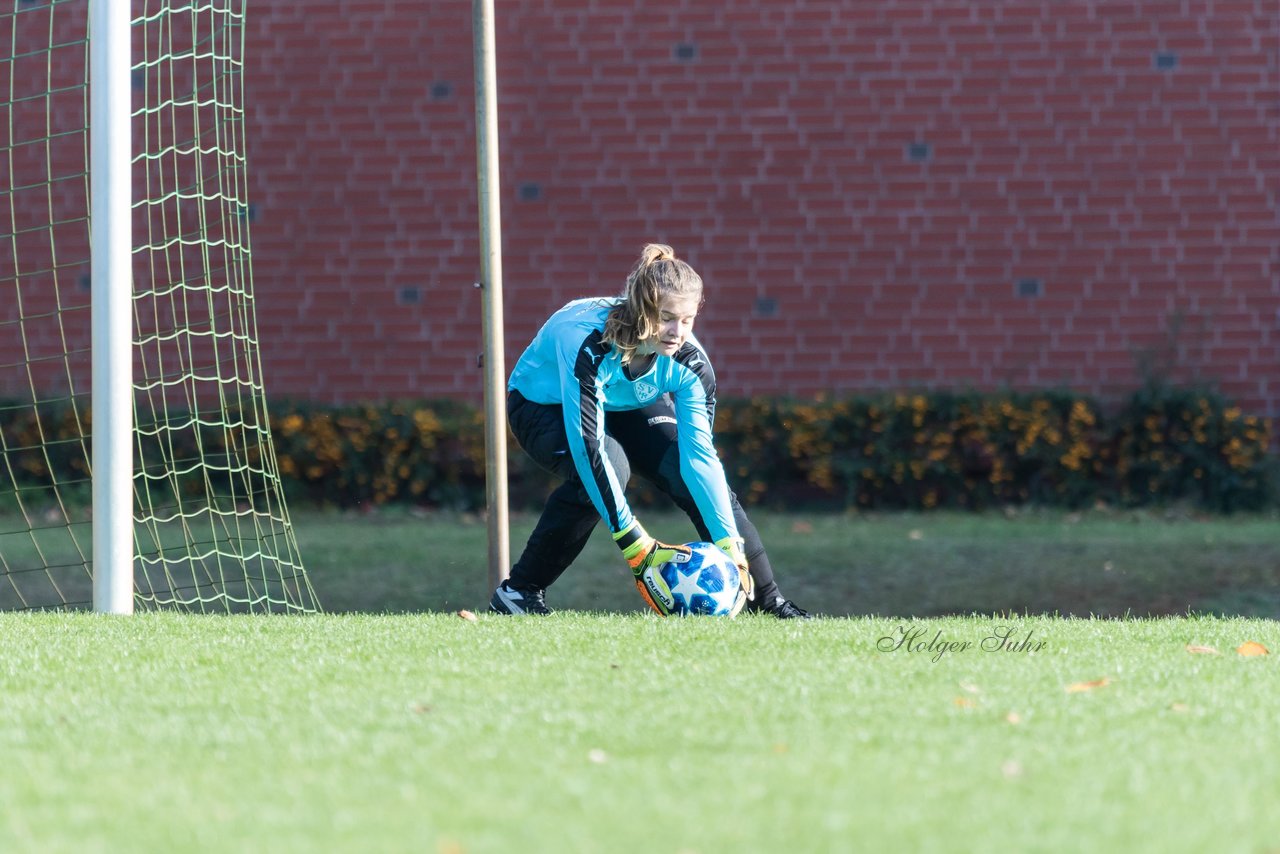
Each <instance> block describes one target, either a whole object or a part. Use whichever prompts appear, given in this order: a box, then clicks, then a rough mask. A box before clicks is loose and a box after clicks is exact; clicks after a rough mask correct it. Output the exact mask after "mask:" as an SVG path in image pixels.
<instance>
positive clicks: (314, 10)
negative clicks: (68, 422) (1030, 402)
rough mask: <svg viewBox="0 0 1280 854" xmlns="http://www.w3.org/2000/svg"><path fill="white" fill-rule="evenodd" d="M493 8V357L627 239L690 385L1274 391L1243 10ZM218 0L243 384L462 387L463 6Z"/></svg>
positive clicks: (1140, 2) (1256, 399) (1083, 6)
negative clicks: (240, 141)
mask: <svg viewBox="0 0 1280 854" xmlns="http://www.w3.org/2000/svg"><path fill="white" fill-rule="evenodd" d="M497 6H498V17H499V24H498V51H499V56H498V71H499V84H500V99H501V107H500V109H501V113H500V126H501V134H502V153H501V162H502V199H503V205H504V210H503V245H504V264H505V294H506V325H507V365H508V367H510V365H511V364H512V363H513V362H514V360H515V358H516V357H517V356H518V355H519V352H520V349H521V348H522V347H523V345H524V343H525V342H526V341H527V340H528V338H529V337H530V336H531V335H532V333H533V332H534V331H535V330H536V328H537V326H538V324H539V323H540V321H541V320H542V319H543V318H544V316H545V315H546V314H547V313H548V312H549V311H551V310H552V309H554V308H556V307H558V306H559V305H560V304H562V303H563V302H564V301H566V300H568V299H571V298H574V297H578V296H583V295H589V294H604V293H612V292H615V291H617V290H618V289H619V288H620V287H621V284H622V281H623V278H624V276H625V273H626V271H627V270H628V268H629V267H630V265H631V263H632V261H633V259H634V258H635V256H636V254H637V253H638V251H639V249H640V247H641V245H642V244H643V243H645V242H647V241H652V240H660V241H664V242H668V243H671V244H672V245H674V246H675V247H676V249H677V251H678V252H679V253H681V254H682V255H683V256H684V257H686V258H687V259H688V260H690V261H691V262H692V263H693V264H694V265H695V267H697V269H698V270H699V271H700V272H701V273H702V275H703V277H704V279H705V280H706V282H707V287H708V290H707V306H706V308H705V309H704V315H703V317H702V318H701V319H700V321H699V326H698V332H699V335H700V337H702V339H703V340H704V342H705V343H706V344H707V345H708V347H709V348H710V349H711V350H712V354H713V356H714V357H715V359H716V363H717V370H718V373H719V375H720V379H721V385H722V389H723V392H724V393H725V394H730V395H741V394H773V393H787V394H800V395H808V394H813V393H816V392H823V391H827V392H832V391H833V392H837V393H839V392H854V391H862V390H869V389H881V388H902V387H940V386H949V385H956V384H959V385H964V386H979V387H999V386H1004V385H1012V386H1016V387H1022V388H1026V387H1037V386H1046V385H1068V386H1071V387H1074V388H1078V389H1081V390H1085V391H1089V392H1092V393H1096V394H1099V395H1102V396H1104V397H1107V398H1114V397H1116V396H1117V395H1119V394H1122V393H1123V392H1124V391H1126V390H1128V389H1130V388H1132V387H1133V386H1134V385H1135V384H1136V383H1137V382H1138V381H1139V380H1140V378H1141V376H1142V373H1143V369H1142V368H1141V367H1140V366H1141V365H1143V364H1150V365H1153V366H1154V368H1155V369H1157V370H1167V371H1168V372H1169V373H1170V374H1171V375H1172V376H1173V377H1174V378H1176V379H1179V380H1199V381H1207V382H1214V383H1217V384H1219V385H1220V387H1221V388H1222V389H1223V390H1224V391H1225V392H1227V393H1228V394H1230V395H1231V396H1233V397H1235V398H1236V399H1237V400H1239V401H1240V402H1241V403H1242V404H1243V405H1244V406H1245V407H1246V409H1248V410H1250V411H1254V412H1259V413H1263V414H1269V415H1273V416H1274V415H1280V330H1278V328H1277V327H1278V326H1280V218H1278V216H1277V210H1278V207H1277V201H1278V199H1277V193H1278V192H1280V5H1278V4H1276V3H1275V2H1274V0H991V2H982V3H975V2H970V0H899V2H888V0H858V1H857V2H853V0H844V1H843V2H840V1H839V0H808V2H805V1H804V0H796V2H788V3H782V2H767V0H717V2H715V3H710V2H706V0H649V2H645V3H641V2H639V0H524V1H523V2H505V3H503V2H500V3H498V4H497ZM248 12H249V19H248V25H247V28H246V39H247V46H246V59H247V66H246V72H245V76H246V92H247V101H248V114H247V122H248V125H247V127H248V129H249V130H248V158H249V160H248V163H249V176H250V186H249V195H250V201H251V202H252V204H253V222H252V229H253V233H252V240H253V257H254V279H255V286H256V290H257V296H258V300H257V306H258V319H259V327H260V333H261V339H262V342H263V361H264V367H265V376H266V385H267V390H268V392H269V393H270V394H271V395H272V396H277V397H278V396H286V395H287V396H305V397H312V398H317V399H322V400H329V401H334V400H356V399H366V398H380V397H386V396H407V395H413V396H420V395H421V396H439V395H448V396H456V397H462V398H467V399H470V400H473V401H478V400H479V398H480V389H479V384H480V382H481V373H480V372H479V371H478V370H476V369H475V360H476V355H477V353H478V352H479V350H480V348H481V337H480V297H479V294H478V292H477V291H475V290H473V288H472V283H473V282H474V281H475V280H476V278H477V277H478V275H479V273H478V251H477V246H478V235H477V225H476V201H475V138H474V122H473V116H474V112H473V109H474V108H473V98H472V87H473V71H472V55H471V50H472V48H471V20H470V17H471V13H470V3H465V2H461V0H454V2H439V0H437V2H419V3H412V4H410V3H401V2H392V0H378V2H375V0H310V2H306V3H288V2H260V3H259V2H255V3H251V4H250V5H249V10H248ZM414 294H417V302H416V303H415V302H414V301H413V295H414Z"/></svg>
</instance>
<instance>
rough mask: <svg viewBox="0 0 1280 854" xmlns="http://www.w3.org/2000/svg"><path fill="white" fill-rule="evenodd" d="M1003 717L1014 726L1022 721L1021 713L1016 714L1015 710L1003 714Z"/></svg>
mask: <svg viewBox="0 0 1280 854" xmlns="http://www.w3.org/2000/svg"><path fill="white" fill-rule="evenodd" d="M1004 719H1005V720H1006V721H1008V722H1009V723H1011V724H1013V725H1014V726H1017V725H1018V724H1020V723H1022V715H1020V714H1018V713H1017V712H1010V713H1009V714H1007V715H1005V716H1004Z"/></svg>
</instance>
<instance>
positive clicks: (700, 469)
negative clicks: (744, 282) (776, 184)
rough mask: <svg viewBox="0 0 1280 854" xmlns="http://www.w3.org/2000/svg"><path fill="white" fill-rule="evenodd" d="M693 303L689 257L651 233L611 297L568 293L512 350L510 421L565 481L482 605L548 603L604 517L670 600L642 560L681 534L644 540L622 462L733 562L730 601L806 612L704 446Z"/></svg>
mask: <svg viewBox="0 0 1280 854" xmlns="http://www.w3.org/2000/svg"><path fill="white" fill-rule="evenodd" d="M701 305H702V279H701V278H700V277H699V276H698V274H697V273H696V272H694V270H693V268H692V267H690V266H689V265H688V264H686V263H685V262H684V261H681V260H679V259H677V258H676V257H675V253H674V252H672V250H671V247H670V246H664V245H661V244H650V245H648V246H646V247H645V248H644V251H643V252H642V253H641V255H640V260H639V262H638V263H637V264H636V266H635V268H634V269H633V270H632V271H631V274H630V275H629V276H628V277H627V285H626V291H625V292H624V293H623V295H622V296H621V297H620V298H603V299H581V300H575V301H574V302H571V303H569V304H568V305H566V306H565V307H564V308H561V309H560V310H559V311H557V312H556V313H555V314H553V315H551V317H550V318H549V319H548V320H547V322H546V323H545V324H543V326H542V329H541V330H539V331H538V334H537V336H536V337H534V339H533V342H532V343H531V344H530V345H529V347H528V348H527V349H526V350H525V351H524V354H523V355H521V357H520V359H519V360H518V361H517V362H516V365H515V368H514V369H513V370H512V372H511V380H510V382H509V383H508V385H507V388H508V398H507V412H508V419H509V421H510V423H511V430H512V432H513V433H514V434H515V437H516V439H517V441H519V443H520V446H521V447H522V448H523V449H524V450H525V452H526V453H528V454H529V456H530V457H532V458H533V460H534V461H535V462H537V463H538V465H540V466H542V467H543V468H545V469H547V470H548V471H550V472H551V473H552V474H555V475H557V476H559V477H561V478H563V480H564V482H563V483H562V484H560V486H559V487H557V488H556V489H555V490H554V491H553V492H552V493H551V495H550V496H549V497H548V499H547V504H546V507H545V508H544V509H543V511H542V517H541V518H540V519H539V520H538V524H537V527H536V528H535V529H534V531H533V534H531V535H530V537H529V542H528V543H527V544H526V545H525V548H524V553H523V554H521V555H520V558H519V560H517V561H516V563H515V566H514V567H512V570H511V577H510V578H509V579H507V580H506V581H504V582H503V583H502V585H501V586H500V587H498V589H497V590H495V591H494V593H493V598H492V599H491V600H490V602H489V610H491V611H494V612H496V613H499V614H549V613H550V610H549V609H548V608H547V606H546V602H545V600H544V592H545V591H546V589H547V588H548V587H550V586H551V585H552V584H553V583H554V582H555V580H556V579H557V578H559V577H560V574H561V573H562V572H564V570H565V569H566V568H567V567H568V566H569V564H571V563H572V562H573V560H574V558H576V557H577V556H578V554H579V553H580V552H581V551H582V549H583V547H584V546H585V545H586V543H587V539H588V537H589V536H590V535H591V531H592V530H593V529H594V528H595V525H596V522H597V521H598V520H600V519H604V521H605V524H607V525H608V526H609V531H610V533H611V534H612V535H613V539H614V542H616V543H617V544H618V548H619V549H621V551H622V556H623V558H625V559H626V561H627V564H628V565H629V566H630V567H631V571H632V573H633V574H634V575H635V578H636V586H637V587H638V588H639V589H640V593H641V595H643V596H644V599H645V601H646V602H647V603H648V604H649V606H650V607H651V608H653V609H654V610H655V611H657V612H658V613H660V614H663V615H665V614H667V613H669V610H670V606H669V604H668V602H669V601H670V599H669V593H667V591H662V590H660V589H654V588H650V587H648V586H647V585H646V582H645V580H644V576H643V573H644V570H645V569H646V568H648V567H650V566H657V565H659V564H661V563H664V562H666V561H669V560H671V559H672V558H673V557H674V556H675V554H676V553H678V552H682V551H683V552H687V551H688V547H687V546H681V545H669V544H667V543H664V542H660V541H658V540H655V539H654V538H653V537H652V536H650V535H649V533H648V532H646V531H645V529H644V528H643V527H641V525H640V523H639V521H637V520H636V518H635V516H633V515H632V512H631V508H630V506H628V504H627V499H626V497H625V496H624V494H623V491H624V489H625V488H626V485H627V481H628V480H629V479H630V477H631V470H632V469H634V470H635V471H637V472H638V473H639V474H641V475H642V476H644V478H645V479H646V480H648V481H650V482H651V483H653V484H654V485H655V486H656V487H657V488H658V489H659V490H661V491H662V492H664V493H665V494H667V495H668V496H670V497H671V499H672V500H673V501H675V503H676V505H677V506H679V507H680V508H681V509H682V510H684V511H685V512H686V513H687V514H688V515H689V519H690V520H691V521H692V522H693V525H694V527H695V528H696V529H697V531H698V534H699V536H700V537H701V538H702V540H704V541H707V542H714V543H715V544H716V545H717V546H719V547H720V548H721V549H723V550H724V551H725V553H726V554H728V555H729V556H730V557H731V558H732V559H733V562H734V563H735V564H736V565H737V566H738V571H739V573H740V576H741V581H742V595H741V596H739V601H738V605H737V608H735V613H736V611H737V610H738V609H740V608H741V607H742V606H743V605H744V604H747V605H748V607H749V608H751V609H752V610H759V611H764V612H767V613H771V614H774V615H775V616H777V617H780V618H783V619H795V618H803V617H807V616H808V614H807V613H806V612H805V611H804V610H802V609H800V608H798V607H796V605H795V604H794V603H792V602H791V601H790V600H788V599H785V598H783V596H782V594H781V593H779V592H778V585H777V582H776V581H775V580H774V578H773V570H772V568H771V567H770V566H769V557H768V555H767V554H765V549H764V545H763V544H762V543H761V542H760V535H759V533H757V531H756V528H755V526H754V525H752V524H751V522H750V520H748V519H747V515H746V513H745V512H743V509H742V506H741V505H740V504H739V503H738V499H737V497H736V496H735V495H734V494H733V493H732V492H731V491H730V490H729V487H728V484H727V483H726V482H725V476H724V469H723V468H722V467H721V465H720V460H719V457H717V455H716V451H715V448H714V447H713V445H712V436H711V425H712V422H713V421H714V419H715V392H716V381H715V374H714V373H713V372H712V369H711V362H710V360H709V359H708V358H707V354H706V351H704V350H703V349H702V347H701V346H700V345H699V344H698V341H697V339H696V338H694V337H693V322H694V319H695V318H696V317H697V314H698V309H699V307H701ZM651 583H652V582H651ZM657 583H659V584H660V582H657ZM664 593H666V594H667V595H664ZM664 599H665V600H666V601H664Z"/></svg>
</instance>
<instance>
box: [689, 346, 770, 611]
mask: <svg viewBox="0 0 1280 854" xmlns="http://www.w3.org/2000/svg"><path fill="white" fill-rule="evenodd" d="M676 363H677V366H678V367H677V371H678V373H677V381H678V387H677V389H676V391H675V392H674V393H673V394H672V397H673V399H674V403H675V408H676V435H677V439H678V442H679V446H680V448H679V450H680V476H681V477H682V478H683V479H684V482H685V484H686V485H687V486H688V488H689V493H690V494H691V495H692V496H693V500H694V503H695V504H697V506H698V512H699V514H700V515H701V516H702V520H703V522H704V523H706V526H707V530H708V531H710V532H711V536H712V538H713V539H714V540H715V544H716V545H717V546H719V547H720V548H721V549H722V550H724V552H725V553H726V554H727V555H729V557H730V558H732V559H733V562H734V564H736V565H737V567H738V572H739V573H740V575H741V580H742V589H743V590H744V591H745V592H746V594H747V597H748V598H754V597H755V582H754V580H753V579H752V578H751V573H750V568H749V566H748V564H747V556H746V553H745V551H744V550H743V541H742V537H741V535H739V533H738V525H737V522H736V521H735V520H734V518H733V505H732V502H731V501H730V499H729V483H728V480H727V479H726V477H725V474H724V466H723V465H722V464H721V462H720V456H719V454H717V453H716V449H715V443H714V441H713V433H712V422H713V419H714V418H715V374H714V373H713V372H712V370H711V364H710V362H709V361H708V360H707V358H706V354H705V353H703V352H702V351H701V348H692V350H691V351H689V352H686V351H681V352H680V353H678V354H676Z"/></svg>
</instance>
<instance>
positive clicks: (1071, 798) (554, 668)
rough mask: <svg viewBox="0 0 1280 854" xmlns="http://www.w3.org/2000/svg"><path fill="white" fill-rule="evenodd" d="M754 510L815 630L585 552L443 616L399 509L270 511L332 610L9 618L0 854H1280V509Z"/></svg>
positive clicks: (426, 528) (450, 526)
mask: <svg viewBox="0 0 1280 854" xmlns="http://www.w3.org/2000/svg"><path fill="white" fill-rule="evenodd" d="M645 521H646V524H647V525H648V526H649V527H650V530H653V531H655V532H661V533H660V535H663V536H668V535H669V536H671V537H672V538H673V539H675V538H679V537H682V536H684V537H687V536H688V535H689V534H688V532H684V531H683V528H682V527H681V526H682V525H683V526H685V527H687V522H682V521H681V520H679V519H676V518H675V517H672V516H664V515H662V514H652V513H650V514H647V515H646V518H645ZM756 521H757V523H758V524H759V526H760V527H761V529H762V532H763V533H764V535H765V540H766V542H767V543H769V546H770V551H771V554H772V555H773V557H774V563H775V565H776V566H777V567H778V572H779V576H780V577H781V578H782V580H783V581H784V584H785V590H786V592H787V593H788V595H791V596H793V597H794V598H796V599H797V600H799V601H800V602H801V603H802V604H804V605H806V606H807V607H811V608H813V609H815V610H820V611H823V612H824V613H826V614H828V615H833V616H830V617H828V618H825V619H820V620H817V621H812V622H809V623H804V624H795V623H782V622H778V621H776V620H773V619H770V618H761V617H753V616H752V617H743V618H740V619H738V620H734V621H718V620H709V619H691V620H668V621H662V620H659V619H657V618H655V617H651V616H648V615H645V614H641V613H638V611H637V607H638V604H639V603H638V600H637V597H636V594H635V592H634V589H633V588H631V587H630V585H629V583H628V581H627V574H626V572H625V569H623V568H620V567H619V566H618V564H619V563H620V561H619V559H618V557H617V555H616V551H615V550H614V547H613V545H612V544H611V543H610V542H608V540H607V538H605V537H604V536H598V537H597V538H596V539H594V540H593V542H592V544H591V545H590V547H589V548H588V551H587V552H586V553H585V554H584V555H583V557H582V559H581V560H580V562H579V564H578V565H575V566H574V567H572V568H571V569H570V571H569V572H568V573H567V574H566V576H565V578H564V579H563V581H562V582H561V583H559V584H557V585H556V586H555V587H554V588H553V590H552V595H551V597H550V599H551V603H552V605H553V606H555V607H558V608H561V609H562V610H561V611H560V612H559V613H557V614H555V615H553V616H552V617H550V618H546V619H525V620H512V619H508V618H500V617H494V616H489V615H486V614H483V613H480V615H479V618H478V619H477V620H475V621H470V620H464V619H460V618H459V617H458V616H457V614H456V613H455V612H456V610H457V609H459V608H470V609H472V610H475V611H477V612H479V611H481V609H482V606H483V604H484V602H485V601H486V600H487V597H488V592H489V591H488V588H487V584H486V583H485V581H484V575H485V549H484V538H485V528H484V525H483V524H482V522H481V521H479V520H476V519H470V518H466V517H456V516H445V515H441V516H427V517H421V518H420V517H418V516H414V515H411V514H404V513H383V514H379V515H377V516H351V515H343V514H314V513H301V514H299V515H298V516H297V529H298V537H299V541H300V543H301V545H302V548H303V554H304V556H305V557H306V560H307V564H308V567H309V570H310V573H311V576H312V580H313V583H314V585H315V587H316V589H317V591H318V592H319V595H320V596H321V600H322V602H323V603H324V604H325V606H326V608H327V609H328V610H329V611H330V613H328V614H325V615H317V616H311V617H256V618H255V617H245V616H189V615H178V614H139V615H137V616H135V617H133V618H108V617H102V616H97V615H92V614H84V613H70V614H65V613H64V614H58V613H17V614H14V613H9V614H0V649H3V651H4V652H3V655H2V656H0V758H3V762H4V770H5V773H3V774H0V805H3V809H2V810H0V851H3V852H11V851H16V852H27V851H31V852H37V851H38V852H59V851H66V852H84V851H129V852H135V851H142V852H150V851H156V852H171V851H237V852H238V851H272V852H276V851H285V852H288V851H307V852H314V851H428V852H489V851H494V852H497V851H512V850H519V851H552V852H561V851H602V852H605V851H609V852H612V851H644V852H649V851H656V852H667V851H669V852H682V851H684V852H719V851H735V852H736V851H806V852H807V851H882V850H893V851H947V852H952V851H991V850H1002V851H1004V850H1007V851H1067V850H1089V851H1133V850H1144V851H1145V850H1161V851H1196V852H1199V851H1208V850H1213V851H1239V852H1275V851H1278V850H1280V813H1277V812H1276V810H1275V809H1274V804H1275V803H1276V802H1277V799H1278V798H1280V774H1277V773H1276V771H1275V762H1274V757H1275V756H1277V755H1280V731H1277V729H1276V728H1275V727H1274V725H1273V724H1272V723H1271V720H1272V716H1273V708H1274V704H1275V698H1276V696H1278V695H1280V675H1278V671H1277V666H1276V655H1275V654H1271V655H1264V656H1256V657H1245V656H1241V655H1239V654H1238V653H1237V652H1236V649H1237V647H1240V646H1241V645H1242V644H1244V643H1246V642H1250V641H1252V642H1257V643H1260V644H1262V645H1264V646H1265V647H1266V648H1267V649H1269V650H1271V651H1273V653H1274V652H1275V651H1277V650H1280V623H1277V622H1275V621H1274V620H1273V619H1268V618H1269V617H1274V616H1275V615H1276V614H1277V612H1278V609H1277V602H1280V594H1278V593H1277V590H1280V578H1278V577H1277V576H1278V574H1280V537H1277V536H1276V534H1275V531H1276V529H1277V525H1276V523H1277V520H1276V519H1275V518H1274V517H1259V516H1255V517H1238V518H1228V519H1221V518H1218V519H1197V518H1192V517H1189V516H1186V515H1179V514H1168V515H1166V514H1142V513H1124V514H1121V513H1106V512H1090V513H1085V514H1082V515H1079V516H1077V515H1074V514H1063V513H1050V512H1044V513H1020V514H1011V515H1010V516H1008V517H1006V516H1004V515H989V516H964V515H951V514H936V515H925V516H911V515H902V516H888V515H885V516H880V515H864V516H854V517H844V516H813V517H801V516H787V515H782V514H769V513H759V514H756ZM532 522H533V520H532V519H531V518H529V517H524V516H517V517H516V518H515V519H514V520H513V530H512V536H513V541H514V543H515V545H516V546H517V547H518V545H519V544H520V542H522V539H523V536H524V535H525V534H526V533H527V531H528V529H529V527H531V525H532ZM668 531H670V532H671V533H670V534H667V532H668ZM12 554H13V553H12V552H10V553H9V556H10V557H12ZM361 612H363V613H361ZM371 612H382V613H371ZM1188 612H1193V614H1194V615H1193V616H1185V615H1186V614H1187V613H1188ZM1090 613H1094V614H1099V615H1105V617H1106V618H1100V619H1089V618H1087V615H1088V614H1090ZM1126 613H1127V614H1130V615H1137V616H1132V617H1130V618H1123V615H1125V614H1126ZM1054 614H1076V615H1082V618H1076V617H1062V616H1052V615H1054ZM1148 615H1156V616H1155V618H1147V616H1148ZM1159 615H1172V616H1159ZM1178 615H1181V616H1178ZM1214 615H1219V616H1214ZM1189 645H1190V646H1191V647H1192V649H1191V650H1189V649H1188V646H1189ZM1201 647H1203V648H1211V650H1209V649H1205V650H1201V649H1199V648H1201Z"/></svg>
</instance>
